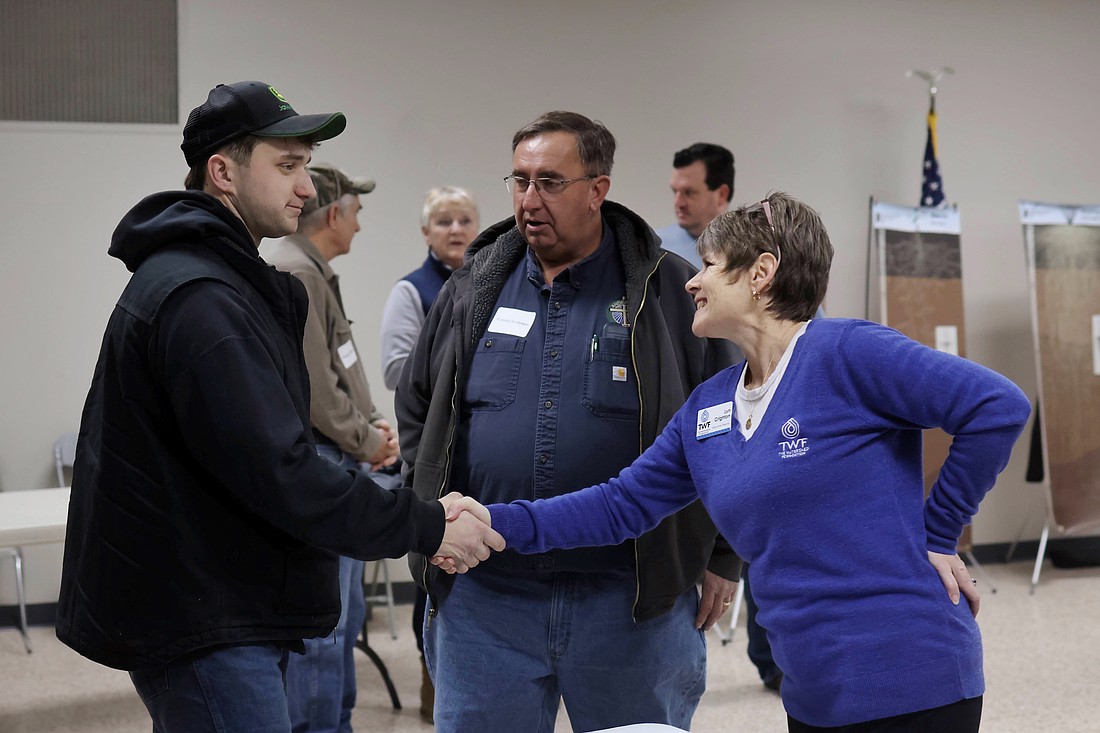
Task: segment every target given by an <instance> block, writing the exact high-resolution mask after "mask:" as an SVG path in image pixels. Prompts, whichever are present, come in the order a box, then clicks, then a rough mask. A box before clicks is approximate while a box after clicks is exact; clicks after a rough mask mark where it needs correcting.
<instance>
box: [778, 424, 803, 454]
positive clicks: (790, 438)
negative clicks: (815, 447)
mask: <svg viewBox="0 0 1100 733" xmlns="http://www.w3.org/2000/svg"><path fill="white" fill-rule="evenodd" d="M780 432H781V433H782V434H783V438H784V439H783V440H781V441H779V457H780V458H798V457H799V456H803V455H806V452H807V451H808V450H810V443H809V440H808V439H807V438H803V437H802V428H801V426H800V425H799V424H798V421H797V420H795V419H794V418H793V417H792V418H791V419H790V420H788V421H787V422H785V423H783V427H782V429H781V430H780Z"/></svg>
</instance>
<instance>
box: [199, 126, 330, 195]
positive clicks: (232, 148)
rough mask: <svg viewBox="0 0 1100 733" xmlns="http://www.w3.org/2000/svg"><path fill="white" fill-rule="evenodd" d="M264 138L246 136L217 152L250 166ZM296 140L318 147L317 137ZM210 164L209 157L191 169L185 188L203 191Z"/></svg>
mask: <svg viewBox="0 0 1100 733" xmlns="http://www.w3.org/2000/svg"><path fill="white" fill-rule="evenodd" d="M262 139H263V138H261V137H259V136H257V135H245V136H244V137H239V138H237V139H236V140H234V141H232V142H229V143H226V144H225V147H223V148H221V149H219V150H217V151H215V152H217V153H221V154H222V155H224V156H225V157H227V158H229V159H230V160H232V161H234V162H235V163H236V164H237V165H248V164H249V163H250V162H252V151H253V150H255V149H256V146H257V145H259V144H260V141H261V140H262ZM293 139H295V140H300V141H301V142H303V143H305V144H306V145H308V146H309V147H310V148H316V147H317V143H318V140H317V137H316V136H315V135H308V136H306V137H296V138H293ZM208 162H210V156H207V157H206V158H205V159H204V160H203V161H202V162H201V163H196V164H195V165H194V166H192V167H191V170H190V171H188V172H187V177H186V178H184V179H183V187H184V188H186V189H187V190H188V191H201V190H203V188H204V187H205V186H206V164H207V163H208Z"/></svg>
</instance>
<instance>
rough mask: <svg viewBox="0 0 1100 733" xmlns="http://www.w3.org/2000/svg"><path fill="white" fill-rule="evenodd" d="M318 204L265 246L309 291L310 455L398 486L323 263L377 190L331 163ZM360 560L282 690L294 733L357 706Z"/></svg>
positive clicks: (382, 425)
mask: <svg viewBox="0 0 1100 733" xmlns="http://www.w3.org/2000/svg"><path fill="white" fill-rule="evenodd" d="M308 170H309V174H310V177H311V178H312V179H313V184H314V186H315V187H316V188H317V198H316V199H313V200H311V201H308V202H306V205H305V207H304V208H303V210H302V215H301V218H300V220H299V222H300V224H299V227H298V233H297V234H293V235H291V236H289V237H285V238H283V239H280V240H278V241H276V242H274V243H272V244H271V245H270V247H265V252H264V255H265V259H266V260H267V261H268V262H270V263H271V264H272V265H274V266H275V267H277V268H278V269H280V270H283V271H284V272H289V273H291V274H292V275H294V276H296V277H297V278H298V279H299V280H301V281H302V284H304V285H305V287H306V291H307V292H308V293H309V314H308V317H307V320H306V327H305V336H304V337H303V344H302V346H303V350H304V352H305V360H306V366H307V368H308V370H309V382H310V391H311V397H310V423H311V424H312V426H313V435H314V438H315V440H316V443H317V453H318V454H320V455H321V456H324V457H326V458H328V459H330V460H332V461H333V462H334V463H337V464H339V465H341V466H345V467H347V468H349V469H351V470H356V469H363V470H367V471H372V472H375V473H372V475H371V478H372V479H374V481H375V482H376V483H379V484H381V485H383V486H386V485H387V484H389V485H393V486H395V487H396V485H397V484H399V482H400V480H399V479H397V478H396V477H394V476H389V475H386V474H384V473H383V474H380V473H377V471H379V470H380V469H385V468H387V467H390V466H392V465H394V464H395V462H396V461H397V454H398V450H397V436H396V435H395V434H394V432H393V430H392V429H391V427H390V424H389V423H388V422H387V421H386V420H384V419H383V418H382V415H381V413H379V412H378V410H377V409H376V408H375V406H374V403H373V402H372V400H371V395H370V387H369V385H368V384H367V378H366V375H365V374H364V372H363V364H362V360H361V355H360V353H359V351H358V349H357V348H356V346H355V340H354V339H353V338H352V335H351V326H350V324H349V323H348V319H347V316H346V314H345V313H344V305H343V301H342V299H341V297H340V279H339V277H338V276H337V275H336V273H335V272H333V270H332V267H331V266H330V265H329V263H330V262H331V261H332V260H333V259H334V258H336V257H339V256H340V255H343V254H347V253H348V252H349V251H350V250H351V241H352V239H354V237H355V234H356V232H358V231H359V221H358V215H359V211H360V209H361V208H362V206H361V204H360V202H359V194H365V193H369V192H370V191H372V190H373V189H374V182H373V181H368V180H364V179H353V178H349V177H348V176H346V175H345V174H344V173H342V172H341V171H340V170H338V169H336V168H334V167H332V166H329V165H323V164H318V165H313V166H310V167H309V168H308ZM362 577H363V562H362V561H360V560H354V559H352V558H350V557H341V558H340V598H341V603H342V609H341V613H340V621H339V623H338V624H337V626H336V630H335V632H334V634H335V639H331V638H325V639H307V640H306V642H305V644H306V653H305V655H298V654H292V655H291V657H290V663H289V665H288V667H287V673H286V684H287V697H288V701H289V707H290V718H291V722H292V723H293V726H294V730H295V731H311V732H313V731H324V732H325V733H345V732H350V731H351V711H352V708H353V707H354V706H355V693H356V688H355V663H354V659H353V655H354V651H355V639H356V637H357V636H358V631H359V628H360V627H361V626H362V624H363V616H364V614H365V606H364V602H363V593H362V586H361V580H362Z"/></svg>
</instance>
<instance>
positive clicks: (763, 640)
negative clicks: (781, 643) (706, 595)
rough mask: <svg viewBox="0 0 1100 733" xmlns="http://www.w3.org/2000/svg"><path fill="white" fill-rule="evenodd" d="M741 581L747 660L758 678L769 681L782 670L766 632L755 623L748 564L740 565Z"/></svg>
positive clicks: (754, 602)
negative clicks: (754, 669)
mask: <svg viewBox="0 0 1100 733" xmlns="http://www.w3.org/2000/svg"><path fill="white" fill-rule="evenodd" d="M741 582H743V583H744V584H745V631H746V632H747V636H748V637H749V648H748V652H749V661H751V662H752V663H753V664H754V665H755V666H756V671H757V672H759V673H760V679H761V680H763V681H764V682H771V681H773V680H774V679H775V678H777V677H778V676H779V675H781V674H783V672H782V671H781V670H780V669H779V666H778V665H777V664H776V663H775V659H774V658H772V645H771V644H769V643H768V632H766V631H764V627H763V626H761V625H760V624H758V623H756V601H754V600H753V599H752V588H751V587H749V564H748V563H745V564H744V565H743V566H742V567H741Z"/></svg>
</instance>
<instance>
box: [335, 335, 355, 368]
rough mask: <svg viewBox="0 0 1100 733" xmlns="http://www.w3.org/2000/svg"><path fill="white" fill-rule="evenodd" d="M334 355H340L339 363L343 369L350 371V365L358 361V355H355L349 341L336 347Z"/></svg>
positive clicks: (353, 346)
mask: <svg viewBox="0 0 1100 733" xmlns="http://www.w3.org/2000/svg"><path fill="white" fill-rule="evenodd" d="M336 353H337V354H339V355H340V361H342V362H343V363H344V368H345V369H351V365H352V364H354V363H355V362H357V361H359V355H358V354H356V353H355V344H353V343H352V342H351V339H348V340H347V341H345V342H344V343H342V344H340V345H339V346H338V347H336Z"/></svg>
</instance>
